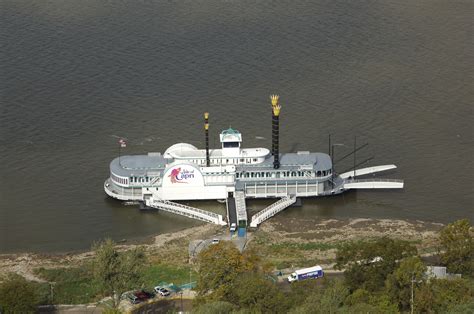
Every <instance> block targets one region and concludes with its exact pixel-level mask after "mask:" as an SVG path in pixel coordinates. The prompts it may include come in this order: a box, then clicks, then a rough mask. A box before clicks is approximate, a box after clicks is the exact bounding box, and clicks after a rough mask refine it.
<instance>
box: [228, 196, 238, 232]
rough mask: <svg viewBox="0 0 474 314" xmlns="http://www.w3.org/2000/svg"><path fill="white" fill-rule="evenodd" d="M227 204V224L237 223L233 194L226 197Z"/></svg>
mask: <svg viewBox="0 0 474 314" xmlns="http://www.w3.org/2000/svg"><path fill="white" fill-rule="evenodd" d="M226 204H227V218H228V220H229V225H232V224H233V223H235V224H236V225H237V210H236V207H235V198H234V197H233V196H229V197H228V198H227V199H226Z"/></svg>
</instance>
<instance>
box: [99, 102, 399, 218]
mask: <svg viewBox="0 0 474 314" xmlns="http://www.w3.org/2000/svg"><path fill="white" fill-rule="evenodd" d="M275 97H276V100H275ZM272 108H273V110H274V114H273V122H274V123H273V131H272V136H273V137H272V146H273V147H272V153H270V151H269V150H268V149H266V148H242V147H241V145H242V134H241V133H240V132H239V131H237V130H235V129H232V128H229V129H227V130H224V131H222V132H221V133H220V137H219V138H220V143H221V148H219V149H209V146H208V145H209V144H208V133H207V132H208V124H207V123H208V122H207V121H208V120H207V117H208V115H207V114H206V125H205V126H206V127H205V130H206V140H207V141H206V148H207V149H198V148H197V147H195V146H193V145H191V144H187V143H178V144H175V145H172V146H171V147H169V148H168V149H167V150H166V151H165V152H164V153H163V154H161V153H148V154H147V155H132V156H128V155H127V156H119V157H117V158H115V159H114V160H113V161H112V162H111V163H110V177H109V178H108V179H107V180H106V181H105V183H104V190H105V192H106V193H107V194H108V195H109V196H111V197H113V198H116V199H119V200H123V201H142V202H144V203H145V204H147V205H149V206H152V205H154V207H157V208H158V207H160V208H164V209H168V210H169V211H173V212H175V211H176V208H179V206H178V205H173V204H171V205H170V204H169V203H166V204H164V203H163V204H158V203H159V202H160V201H176V200H178V201H179V200H213V199H215V200H222V199H228V198H229V197H230V198H233V196H234V195H235V193H236V192H237V193H239V195H240V196H239V199H240V198H241V196H242V195H243V196H242V197H243V199H244V200H245V198H281V199H283V200H282V201H280V202H279V203H278V204H277V205H278V206H276V205H275V206H269V208H267V209H265V210H264V211H262V212H261V213H259V214H257V215H254V220H255V221H254V223H253V225H254V226H256V225H258V224H260V223H261V222H263V221H264V220H266V219H268V218H269V217H271V216H273V215H275V214H276V213H278V212H279V211H281V210H283V209H284V208H286V207H287V206H290V205H291V204H293V203H294V200H295V199H296V198H297V197H315V196H324V195H332V194H339V193H341V192H343V191H345V190H348V189H359V188H370V189H374V188H403V181H401V180H356V179H355V177H357V176H360V175H366V174H370V173H375V172H380V171H385V170H390V169H393V168H396V166H395V165H387V166H377V167H371V168H364V169H360V170H356V171H351V172H347V173H344V174H341V175H336V174H335V173H333V165H332V160H331V157H330V156H329V155H328V154H325V153H311V152H307V151H302V152H297V153H285V154H280V153H279V151H278V132H279V127H278V125H279V124H278V123H279V120H278V117H279V112H280V109H281V107H280V106H279V105H278V97H277V96H272ZM227 203H228V204H229V202H227ZM150 204H151V205H150ZM283 205H284V206H283ZM244 208H245V207H244ZM196 210H197V211H199V210H198V209H196ZM178 211H179V210H178ZM184 213H185V211H184V210H183V214H184ZM186 213H187V214H186V215H188V216H190V214H189V210H188V211H187V212H186ZM194 216H196V217H200V216H199V215H194ZM211 216H212V215H211ZM201 218H202V217H201ZM206 219H207V218H206ZM213 219H216V218H213V217H209V219H208V220H209V221H212V220H213ZM219 219H220V218H219ZM245 219H247V218H246V215H245ZM201 220H203V219H201ZM204 220H205V219H204Z"/></svg>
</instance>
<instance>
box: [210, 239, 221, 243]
mask: <svg viewBox="0 0 474 314" xmlns="http://www.w3.org/2000/svg"><path fill="white" fill-rule="evenodd" d="M217 243H219V239H212V241H211V244H217Z"/></svg>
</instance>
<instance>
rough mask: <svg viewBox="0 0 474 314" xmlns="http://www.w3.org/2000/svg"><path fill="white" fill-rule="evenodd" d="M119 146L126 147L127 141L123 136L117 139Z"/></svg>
mask: <svg viewBox="0 0 474 314" xmlns="http://www.w3.org/2000/svg"><path fill="white" fill-rule="evenodd" d="M119 144H120V147H122V148H125V147H127V142H125V140H124V139H123V138H121V139H120V140H119Z"/></svg>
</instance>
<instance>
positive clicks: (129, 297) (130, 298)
mask: <svg viewBox="0 0 474 314" xmlns="http://www.w3.org/2000/svg"><path fill="white" fill-rule="evenodd" d="M122 300H128V301H129V302H130V303H132V304H138V303H140V299H139V298H138V297H137V296H135V295H134V294H133V293H132V292H129V293H126V294H124V295H123V296H122Z"/></svg>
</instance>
